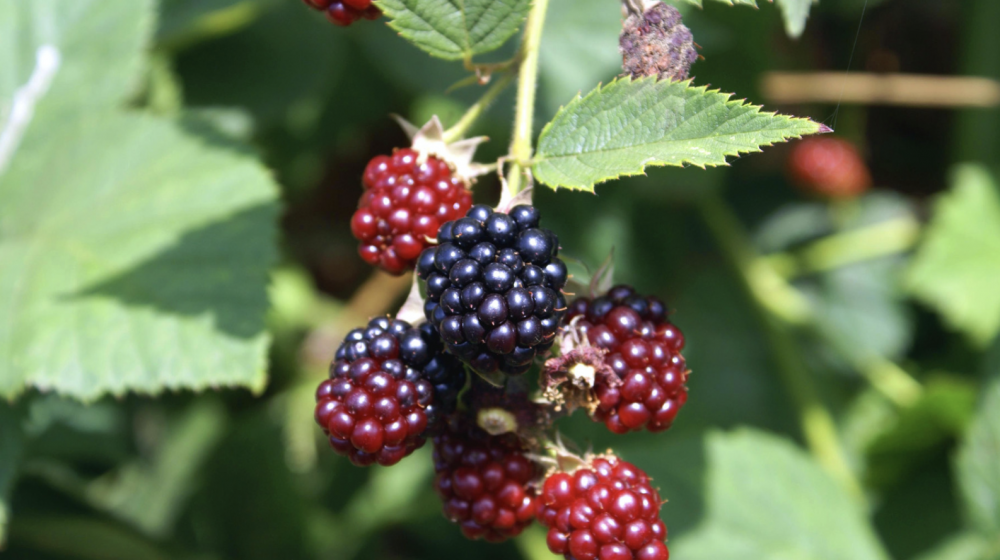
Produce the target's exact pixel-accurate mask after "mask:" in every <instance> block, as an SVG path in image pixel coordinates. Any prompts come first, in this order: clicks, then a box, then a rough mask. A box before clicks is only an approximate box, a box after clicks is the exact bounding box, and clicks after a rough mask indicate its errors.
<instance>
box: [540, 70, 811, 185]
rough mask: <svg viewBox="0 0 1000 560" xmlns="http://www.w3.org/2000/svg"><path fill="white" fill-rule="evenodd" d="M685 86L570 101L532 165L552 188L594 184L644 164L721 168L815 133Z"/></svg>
mask: <svg viewBox="0 0 1000 560" xmlns="http://www.w3.org/2000/svg"><path fill="white" fill-rule="evenodd" d="M729 98H730V94H725V93H719V92H718V91H715V90H713V91H709V90H708V89H707V88H706V87H692V86H691V85H690V82H666V81H657V80H656V79H654V78H641V79H639V80H634V81H633V80H632V79H630V78H627V77H626V78H622V79H618V80H615V81H613V82H611V83H609V84H608V85H606V86H603V87H598V88H597V89H595V90H593V91H592V92H590V93H589V94H587V96H586V97H582V98H581V97H579V96H577V97H576V98H575V99H573V100H572V101H571V102H570V103H569V104H568V105H567V106H566V107H564V108H563V109H562V110H560V111H559V113H558V114H556V116H555V118H554V119H553V120H552V122H550V123H549V124H547V125H546V126H545V128H544V129H543V130H542V134H541V137H540V138H539V140H538V153H537V154H536V156H535V164H534V167H533V170H534V174H535V177H536V178H537V179H538V180H540V181H541V182H543V183H545V184H547V185H549V186H551V187H553V188H558V187H565V188H571V189H580V190H586V191H593V188H594V185H595V184H597V183H600V182H603V181H607V180H610V179H614V178H616V177H620V176H623V175H637V174H639V173H642V171H643V170H644V169H645V168H646V166H650V165H675V166H680V165H684V164H691V165H697V166H700V167H703V166H706V165H725V164H726V157H727V156H735V155H739V154H742V153H746V152H756V151H760V147H761V146H764V145H770V144H773V143H775V142H782V141H785V140H788V139H791V138H798V137H800V136H802V135H805V134H815V133H817V132H822V131H823V127H822V126H821V125H819V124H817V123H814V122H812V121H811V120H809V119H802V118H794V117H788V116H784V115H778V114H775V113H766V112H761V110H760V107H759V106H756V105H750V104H747V103H745V102H744V101H742V100H730V99H729Z"/></svg>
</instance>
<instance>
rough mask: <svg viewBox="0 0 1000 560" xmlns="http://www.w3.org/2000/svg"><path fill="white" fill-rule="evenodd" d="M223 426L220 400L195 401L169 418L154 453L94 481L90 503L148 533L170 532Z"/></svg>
mask: <svg viewBox="0 0 1000 560" xmlns="http://www.w3.org/2000/svg"><path fill="white" fill-rule="evenodd" d="M225 427H226V411H225V409H224V408H223V407H222V405H221V404H219V402H217V401H216V400H215V399H214V398H212V397H211V396H208V397H205V398H201V399H199V400H196V401H195V402H194V403H192V404H191V405H190V406H188V407H187V408H186V409H185V410H183V411H181V412H180V413H178V414H177V415H175V416H173V417H172V418H170V420H169V421H168V422H167V423H166V426H164V432H165V433H163V434H162V441H159V442H157V445H156V446H155V448H154V449H151V452H150V453H147V455H150V456H146V457H143V458H142V459H141V460H135V461H132V462H130V463H128V464H126V465H123V466H122V467H121V468H120V469H118V470H117V471H116V472H115V473H114V474H113V475H112V476H105V477H102V478H99V479H97V480H96V481H95V482H94V483H92V484H90V485H89V486H88V488H87V496H88V498H89V500H90V502H91V503H93V504H95V505H98V506H99V507H101V508H102V509H104V510H106V511H110V512H112V513H114V514H116V515H117V516H118V517H120V518H122V519H123V520H124V521H127V522H130V523H131V524H133V525H135V526H136V527H137V528H139V529H142V530H143V532H145V533H146V534H148V535H150V536H153V537H158V538H163V537H166V536H167V535H169V533H170V530H171V529H172V528H173V524H174V522H175V520H176V519H177V516H178V515H179V513H180V512H181V508H182V507H183V506H184V505H185V504H186V503H187V501H188V498H190V496H191V494H192V492H193V491H194V490H195V481H196V480H197V475H198V473H199V471H200V469H201V468H202V467H203V466H204V464H205V462H206V459H207V457H208V455H209V453H210V452H211V451H212V449H214V447H215V446H216V444H218V442H219V440H220V439H221V438H222V435H223V431H224V429H225ZM151 447H152V446H151ZM178 457H183V458H184V460H183V461H178V460H177V458H178Z"/></svg>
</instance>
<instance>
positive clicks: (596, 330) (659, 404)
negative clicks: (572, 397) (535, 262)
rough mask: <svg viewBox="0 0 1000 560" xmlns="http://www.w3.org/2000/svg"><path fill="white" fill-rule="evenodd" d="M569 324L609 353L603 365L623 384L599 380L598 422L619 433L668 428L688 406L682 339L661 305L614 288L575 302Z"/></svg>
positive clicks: (619, 287) (626, 287)
mask: <svg viewBox="0 0 1000 560" xmlns="http://www.w3.org/2000/svg"><path fill="white" fill-rule="evenodd" d="M577 318H578V319H577ZM574 319H575V321H574ZM568 321H569V322H570V324H572V325H575V328H577V329H579V332H580V333H581V334H583V335H586V337H587V340H588V341H589V343H590V344H591V345H593V346H595V347H597V348H600V349H603V350H605V351H606V352H607V354H606V355H605V356H604V363H605V364H606V365H608V366H609V367H610V368H611V369H612V370H613V371H614V373H615V376H616V378H617V379H616V380H620V384H619V383H615V384H611V383H608V382H607V379H605V378H598V379H597V382H596V383H595V385H594V393H595V396H596V397H597V400H598V406H597V408H596V410H595V411H594V413H593V416H594V418H595V419H596V420H599V421H601V422H604V424H605V425H606V426H607V427H608V429H609V430H611V431H612V432H614V433H616V434H624V433H627V432H629V431H630V430H641V429H642V428H646V429H648V430H649V431H651V432H659V431H663V430H666V429H667V428H669V427H670V425H671V424H672V423H673V421H674V418H675V417H676V416H677V412H678V411H679V410H680V408H681V407H682V406H684V403H685V402H687V387H686V386H685V385H684V383H685V382H686V381H687V376H688V370H687V365H686V363H685V362H684V358H683V357H681V354H680V352H681V349H683V348H684V336H683V335H682V334H681V331H680V330H679V329H678V328H677V327H676V326H674V325H673V324H671V323H670V321H668V320H667V314H666V307H665V306H664V305H663V302H661V301H660V300H659V299H656V298H654V297H642V296H640V295H638V294H636V293H635V290H633V289H632V288H630V287H628V286H616V287H614V288H612V289H611V290H609V291H608V293H607V295H605V296H601V297H598V298H595V299H593V300H590V299H587V298H581V299H578V300H576V301H574V302H573V303H572V304H571V305H570V308H569V314H568Z"/></svg>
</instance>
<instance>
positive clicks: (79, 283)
mask: <svg viewBox="0 0 1000 560" xmlns="http://www.w3.org/2000/svg"><path fill="white" fill-rule="evenodd" d="M18 6H25V4H24V3H20V4H18ZM0 9H3V10H5V13H4V14H3V15H4V16H10V17H14V18H16V19H15V20H14V21H16V22H17V23H18V25H17V26H16V32H17V36H15V37H14V40H13V43H15V44H16V45H18V46H23V45H27V46H28V47H30V48H24V49H23V50H15V53H16V56H17V57H19V58H20V60H22V61H23V60H25V59H28V58H30V57H31V56H34V52H35V48H36V47H39V46H41V45H51V46H52V48H55V49H59V51H60V53H59V54H58V55H55V61H56V64H55V65H54V66H52V68H54V70H55V72H54V74H53V75H51V76H50V77H51V78H52V79H51V83H50V84H47V85H48V86H49V87H47V88H36V89H37V91H35V92H34V93H33V94H32V96H31V97H32V98H31V100H30V101H32V102H33V104H34V106H33V107H32V108H33V116H32V111H27V112H23V113H22V117H21V121H20V124H19V125H18V126H19V130H20V131H21V132H23V138H22V137H20V135H21V132H18V140H19V141H18V142H17V143H16V144H18V145H17V146H16V150H15V151H12V152H9V153H8V155H10V154H13V159H8V160H7V161H6V162H4V161H0V317H2V318H3V319H2V320H0V394H2V395H7V396H11V395H15V394H17V393H18V392H20V391H22V390H23V389H24V387H25V386H26V385H31V386H35V387H39V388H43V389H52V390H55V391H57V392H59V393H63V394H67V395H71V396H75V397H78V398H82V399H93V398H96V397H97V396H99V395H101V394H102V393H105V392H111V393H115V394H121V393H123V392H125V391H129V390H136V391H142V392H148V393H155V392H158V391H160V390H162V389H164V388H171V389H180V388H195V389H198V388H204V387H209V386H221V385H244V386H249V387H253V388H255V389H259V388H261V387H262V386H263V383H264V365H265V361H264V353H265V349H266V344H267V335H266V334H265V332H264V325H263V323H264V313H265V310H266V306H267V298H266V291H265V283H266V279H267V276H266V275H267V270H268V267H269V265H270V263H271V262H272V261H273V260H274V253H275V249H274V221H275V213H276V209H275V204H274V199H275V197H276V189H275V186H274V183H273V181H272V180H271V178H270V176H269V175H268V173H267V172H266V171H265V170H264V168H263V167H262V166H261V165H259V164H257V163H255V162H254V161H253V160H252V159H250V158H248V157H247V155H246V154H245V153H243V152H244V151H245V150H244V149H243V148H240V147H239V146H237V145H235V144H233V143H231V142H230V141H228V140H225V139H223V138H221V137H219V136H218V135H213V134H210V133H206V132H204V131H202V132H200V133H199V134H197V135H196V134H193V133H190V132H187V131H185V130H183V126H184V125H183V124H182V123H183V121H181V122H180V123H173V122H167V121H162V120H157V119H153V118H151V117H147V116H142V115H138V114H127V113H121V112H118V111H117V109H116V108H117V107H118V106H119V104H121V103H122V102H123V101H124V98H125V97H126V96H127V94H128V93H129V92H130V91H131V89H132V82H133V80H134V78H135V74H136V70H137V69H138V68H140V67H141V52H142V48H143V45H144V43H145V37H146V33H147V31H148V29H149V28H150V27H151V22H152V15H153V8H152V3H151V2H149V1H148V0H143V1H139V2H134V1H131V0H108V1H106V2H94V1H83V2H79V3H74V5H73V6H69V7H67V6H63V5H62V4H61V3H58V2H54V1H51V0H40V1H39V2H35V3H32V4H31V9H30V10H26V9H22V8H14V7H13V5H12V4H10V3H9V2H8V3H0ZM0 21H9V20H6V19H4V18H0ZM7 37H8V35H6V34H5V35H3V39H2V40H8V39H7ZM50 50H51V49H50ZM4 52H5V54H6V53H7V51H6V50H5V51H4ZM22 66H23V65H22ZM4 68H6V66H5V67H4ZM15 68H18V67H15ZM0 72H3V71H2V70H0ZM37 72H38V70H37V68H35V69H30V71H29V70H23V71H22V70H15V71H14V72H13V73H10V72H7V73H5V74H3V75H4V78H3V83H5V84H6V83H7V82H8V81H9V80H11V79H13V80H14V81H17V80H22V81H23V80H24V79H25V75H26V74H32V73H35V74H37ZM18 87H21V86H18ZM29 89H30V88H29ZM8 90H9V88H7V86H4V90H3V91H8ZM202 128H203V127H202ZM0 130H4V129H0ZM10 130H11V128H10V127H9V126H8V127H7V129H6V132H9V131H10ZM2 159H3V154H0V160H2ZM5 163H6V164H7V167H6V170H4V168H3V165H4V164H5Z"/></svg>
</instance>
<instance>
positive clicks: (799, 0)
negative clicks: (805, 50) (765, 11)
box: [775, 0, 819, 37]
mask: <svg viewBox="0 0 1000 560" xmlns="http://www.w3.org/2000/svg"><path fill="white" fill-rule="evenodd" d="M775 1H776V2H777V4H778V8H780V9H781V15H782V19H784V20H785V33H788V36H789V37H800V36H801V35H802V32H803V31H805V30H806V20H807V19H809V9H810V8H811V7H812V5H813V4H817V3H818V2H819V0H775Z"/></svg>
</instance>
